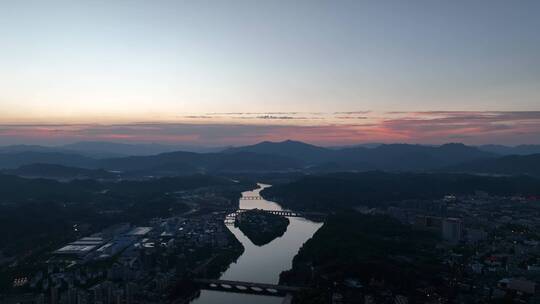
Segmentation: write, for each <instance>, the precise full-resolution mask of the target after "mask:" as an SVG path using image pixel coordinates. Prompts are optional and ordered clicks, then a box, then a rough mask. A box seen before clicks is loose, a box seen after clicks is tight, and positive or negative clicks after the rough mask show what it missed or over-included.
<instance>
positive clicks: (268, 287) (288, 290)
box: [193, 279, 302, 293]
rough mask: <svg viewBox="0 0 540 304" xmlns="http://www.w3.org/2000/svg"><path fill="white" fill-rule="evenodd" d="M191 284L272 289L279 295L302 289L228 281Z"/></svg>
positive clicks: (196, 280) (202, 280) (204, 280)
mask: <svg viewBox="0 0 540 304" xmlns="http://www.w3.org/2000/svg"><path fill="white" fill-rule="evenodd" d="M193 282H195V283H197V284H204V285H210V284H215V285H218V286H219V285H229V286H231V287H235V286H243V287H257V288H260V289H264V290H268V289H272V290H276V291H278V292H281V293H288V292H297V291H299V290H301V289H302V288H300V287H295V286H287V285H274V284H264V283H254V282H243V281H228V280H210V279H194V280H193Z"/></svg>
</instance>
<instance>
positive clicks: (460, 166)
mask: <svg viewBox="0 0 540 304" xmlns="http://www.w3.org/2000/svg"><path fill="white" fill-rule="evenodd" d="M173 147H174V146H163V145H153V144H151V145H131V144H118V143H100V142H87V143H76V144H70V145H65V146H61V147H43V146H7V147H2V148H0V168H2V169H9V170H8V171H4V172H10V173H12V174H17V175H25V176H42V175H44V177H53V178H54V177H55V176H60V177H67V176H71V175H73V176H100V177H101V176H103V177H105V178H106V177H107V176H108V175H107V174H105V173H104V172H105V171H81V170H73V169H68V168H66V167H74V168H80V169H103V170H108V171H121V172H124V173H129V174H134V175H157V176H163V175H177V174H193V173H223V172H270V171H271V172H276V171H295V170H304V171H308V172H314V173H317V172H337V171H368V170H385V171H438V172H440V171H446V172H469V173H487V174H529V175H540V166H539V163H540V146H532V145H529V146H518V147H505V146H493V145H492V146H480V147H474V146H466V145H463V144H458V143H450V144H444V145H441V146H426V145H412V144H380V145H370V146H367V147H366V146H354V147H344V148H326V147H320V146H315V145H310V144H306V143H303V142H298V141H292V140H287V141H283V142H261V143H258V144H255V145H249V146H242V147H233V148H226V149H223V150H222V151H219V152H207V153H200V152H199V153H197V152H186V151H177V150H174V152H171V151H167V150H168V149H173ZM163 150H165V151H163ZM527 151H528V152H529V153H527ZM127 153H131V155H130V156H125V155H126V154H127ZM509 153H510V154H512V155H511V156H508V155H507V154H509ZM536 153H538V154H536ZM51 164H53V165H59V167H54V168H52V169H53V170H49V169H51V167H47V168H44V166H46V165H51ZM29 165H32V166H29ZM21 166H22V168H19V167H21ZM17 168H19V169H18V170H14V169H17ZM46 169H47V170H46ZM47 172H52V173H51V174H45V173H47ZM53 173H54V174H53Z"/></svg>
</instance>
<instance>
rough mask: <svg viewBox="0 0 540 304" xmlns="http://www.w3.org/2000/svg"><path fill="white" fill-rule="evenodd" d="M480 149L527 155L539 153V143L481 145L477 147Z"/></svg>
mask: <svg viewBox="0 0 540 304" xmlns="http://www.w3.org/2000/svg"><path fill="white" fill-rule="evenodd" d="M478 148H479V149H480V150H482V151H486V152H492V153H496V154H499V155H527V154H539V153H540V145H519V146H514V147H509V146H503V145H483V146H479V147H478Z"/></svg>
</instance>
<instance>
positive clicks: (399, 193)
mask: <svg viewBox="0 0 540 304" xmlns="http://www.w3.org/2000/svg"><path fill="white" fill-rule="evenodd" d="M478 190H479V191H485V192H487V193H490V194H495V195H504V196H506V195H525V196H537V195H539V194H540V180H539V179H536V178H532V177H527V176H516V177H493V176H479V175H470V174H446V173H441V174H430V173H387V172H377V171H372V172H364V173H333V174H326V175H318V176H306V177H304V178H301V179H299V180H297V181H294V182H290V183H285V184H280V185H275V186H273V187H271V188H267V189H264V190H263V191H262V192H261V194H262V195H263V196H264V197H266V198H269V199H272V200H276V201H277V202H279V203H280V204H282V205H283V206H284V207H286V208H290V209H298V210H302V209H307V210H336V209H342V208H349V207H352V206H358V205H377V204H380V203H382V202H390V201H400V200H405V199H434V198H442V197H443V196H444V195H447V194H473V193H475V191H478Z"/></svg>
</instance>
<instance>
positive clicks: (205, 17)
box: [0, 0, 540, 146]
mask: <svg viewBox="0 0 540 304" xmlns="http://www.w3.org/2000/svg"><path fill="white" fill-rule="evenodd" d="M539 11H540V3H539V2H538V1H520V2H518V3H510V2H508V1H498V0H496V1H446V2H443V1H420V0H418V1H407V2H404V1H338V2H333V1H295V2H289V1H268V2H253V1H157V2H149V1H47V2H45V1H4V2H2V3H1V4H0V36H1V37H2V42H1V44H2V45H1V47H0V67H1V69H0V145H8V144H48V145H52V144H61V143H69V142H74V141H86V140H103V141H118V142H158V143H190V144H197V145H206V146H223V145H239V144H250V143H255V142H258V141H262V140H274V141H279V140H285V139H295V140H302V141H306V142H310V143H314V144H322V145H348V144H357V143H366V142H408V143H429V144H440V143H445V142H464V143H468V144H485V143H501V144H509V145H516V144H529V143H531V144H539V143H540V136H539V134H540V90H538V88H539V87H540V32H539V31H538V28H540V18H538V12H539Z"/></svg>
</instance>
